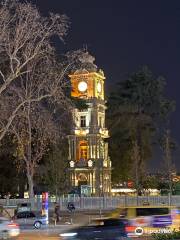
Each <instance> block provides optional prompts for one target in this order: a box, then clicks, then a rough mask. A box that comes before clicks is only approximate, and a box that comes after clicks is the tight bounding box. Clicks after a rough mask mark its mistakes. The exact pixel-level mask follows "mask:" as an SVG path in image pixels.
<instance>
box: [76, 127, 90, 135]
mask: <svg viewBox="0 0 180 240" xmlns="http://www.w3.org/2000/svg"><path fill="white" fill-rule="evenodd" d="M74 133H75V135H78V136H86V135H87V134H88V133H89V128H87V127H84V128H75V129H74Z"/></svg>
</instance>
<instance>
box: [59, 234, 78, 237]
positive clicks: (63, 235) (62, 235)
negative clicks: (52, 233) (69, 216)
mask: <svg viewBox="0 0 180 240" xmlns="http://www.w3.org/2000/svg"><path fill="white" fill-rule="evenodd" d="M76 235H77V233H61V234H60V236H61V237H74V236H76Z"/></svg>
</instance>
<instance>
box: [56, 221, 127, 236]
mask: <svg viewBox="0 0 180 240" xmlns="http://www.w3.org/2000/svg"><path fill="white" fill-rule="evenodd" d="M126 224H127V221H126V220H125V219H123V220H122V219H98V220H97V221H96V225H89V226H82V227H79V228H75V229H71V230H69V231H67V232H63V233H61V234H60V239H67V240H70V239H73V240H76V239H77V240H95V239H99V240H100V239H102V240H103V239H104V240H121V239H130V238H127V233H126Z"/></svg>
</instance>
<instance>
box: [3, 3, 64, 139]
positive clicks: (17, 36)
mask: <svg viewBox="0 0 180 240" xmlns="http://www.w3.org/2000/svg"><path fill="white" fill-rule="evenodd" d="M67 30H68V19H67V17H66V16H65V15H58V14H50V16H49V17H42V16H41V15H40V13H39V12H38V10H37V8H36V7H35V6H33V5H31V4H30V3H27V2H26V3H20V2H19V1H18V0H4V1H2V3H1V4H0V56H1V58H0V108H1V110H2V111H1V113H0V120H1V121H0V140H1V139H2V138H3V137H4V135H5V134H6V132H7V131H8V129H9V127H10V126H11V124H12V122H13V120H14V119H15V117H16V115H17V113H18V111H19V110H20V109H21V108H22V107H23V106H24V105H26V104H29V103H30V102H38V101H41V100H42V99H45V98H48V97H49V98H50V97H54V96H55V95H56V93H57V91H61V90H62V89H61V90H60V89H59V85H61V84H60V83H61V82H62V81H61V80H62V77H63V75H64V71H65V70H66V69H64V68H63V69H62V67H61V68H60V69H59V73H58V76H57V75H56V76H55V77H54V73H53V71H52V69H50V67H53V61H54V55H55V49H54V47H53V45H52V44H51V42H52V41H51V39H52V37H53V36H58V37H59V38H60V39H61V40H63V37H64V36H65V35H66V33H67ZM43 65H44V66H43ZM66 67H68V66H66ZM37 68H39V69H37ZM46 68H47V69H46ZM44 69H45V71H44ZM42 70H43V71H44V72H42ZM49 70H50V73H48V71H49ZM32 72H35V74H36V80H37V85H39V87H38V89H37V91H36V93H33V94H31V95H28V96H26V98H23V99H20V98H18V93H17V99H16V100H14V99H13V98H12V97H11V91H12V88H14V86H13V84H15V85H16V86H17V85H19V86H20V85H21V80H22V79H26V80H27V79H29V76H30V75H33V77H34V76H35V75H34V74H32ZM47 73H48V74H47ZM46 74H47V76H46ZM56 74H57V71H56ZM39 78H40V79H39ZM43 78H44V79H43ZM31 79H32V77H31ZM45 86H46V89H44V87H45ZM6 101H8V102H9V101H14V102H13V105H12V106H10V107H9V108H7V105H8V104H7V103H6Z"/></svg>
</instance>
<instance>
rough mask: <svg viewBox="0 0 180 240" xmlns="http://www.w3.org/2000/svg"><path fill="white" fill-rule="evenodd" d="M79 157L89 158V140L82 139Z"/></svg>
mask: <svg viewBox="0 0 180 240" xmlns="http://www.w3.org/2000/svg"><path fill="white" fill-rule="evenodd" d="M79 159H85V160H87V159H88V144H87V141H81V142H80V143H79Z"/></svg>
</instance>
